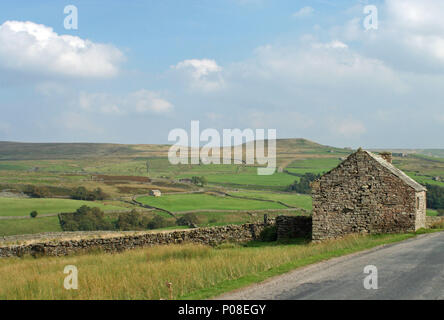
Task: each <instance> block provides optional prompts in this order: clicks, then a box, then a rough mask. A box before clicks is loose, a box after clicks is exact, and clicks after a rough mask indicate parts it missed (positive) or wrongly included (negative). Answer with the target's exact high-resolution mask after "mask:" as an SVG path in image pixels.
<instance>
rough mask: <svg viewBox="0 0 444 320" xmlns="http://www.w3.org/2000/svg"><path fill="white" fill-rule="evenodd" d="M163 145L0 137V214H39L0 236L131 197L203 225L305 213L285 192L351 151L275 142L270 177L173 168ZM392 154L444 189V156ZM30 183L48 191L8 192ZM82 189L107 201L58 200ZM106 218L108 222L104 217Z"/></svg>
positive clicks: (52, 225) (45, 226) (50, 226)
mask: <svg viewBox="0 0 444 320" xmlns="http://www.w3.org/2000/svg"><path fill="white" fill-rule="evenodd" d="M168 148H169V147H168V146H165V145H158V146H155V145H113V144H20V143H4V142H0V216H16V217H19V216H29V213H30V212H31V211H33V210H36V211H38V212H39V215H40V216H39V217H37V218H36V219H22V220H0V236H1V235H11V234H18V233H38V232H47V231H60V226H58V224H57V221H56V220H55V219H53V218H52V217H42V216H41V215H44V214H56V213H60V212H72V211H75V210H76V209H78V208H79V207H80V206H82V205H88V206H97V207H99V208H101V209H102V210H104V211H105V212H112V211H115V210H129V209H134V208H139V206H138V205H137V204H135V203H131V201H132V199H133V198H137V199H138V201H140V202H142V203H144V204H146V205H149V206H154V207H158V208H162V209H165V210H168V211H171V212H175V213H176V214H177V217H181V216H182V215H183V214H184V213H187V212H194V214H195V215H196V216H197V218H198V220H199V225H201V226H208V225H223V224H239V223H245V222H252V221H260V219H262V218H263V217H262V212H266V211H269V212H268V214H269V215H271V216H274V215H277V214H279V212H281V214H282V213H285V214H302V213H304V212H310V211H311V197H310V195H309V194H297V193H295V192H290V191H289V190H290V189H289V186H290V185H291V184H293V183H295V182H299V181H301V178H302V177H303V176H304V174H307V173H310V174H322V173H325V172H327V171H329V170H331V169H332V168H334V167H335V166H337V165H338V164H339V163H340V162H341V161H342V159H344V158H345V157H347V156H348V155H349V154H350V153H351V152H352V150H351V149H341V148H334V147H330V146H323V145H320V144H317V143H314V142H311V141H308V140H304V139H283V140H278V141H277V150H276V152H277V165H278V170H277V171H276V173H275V174H273V175H271V176H259V175H257V167H256V166H251V165H234V164H231V165H224V164H221V165H203V164H200V165H191V164H180V165H172V164H170V163H169V161H168V158H167V152H168ZM393 151H394V152H398V153H399V154H400V155H396V154H395V156H394V164H395V165H396V166H397V167H399V168H400V169H402V170H404V171H406V172H407V174H409V175H410V176H411V177H412V178H413V179H415V180H416V181H418V182H420V183H422V184H430V185H436V186H444V159H443V158H439V156H440V155H442V154H444V153H442V152H441V151H439V150H393ZM193 177H203V178H205V180H206V183H204V184H203V185H199V184H193V183H192V178H193ZM29 185H33V186H37V187H44V188H46V189H47V191H48V193H49V196H48V197H47V198H45V199H23V198H15V197H12V196H10V194H13V195H14V194H16V195H19V194H20V193H22V192H24V190H25V189H26V187H27V186H29ZM79 186H82V187H85V188H86V189H87V190H95V189H96V188H100V189H102V190H103V192H104V193H106V194H107V199H109V200H106V201H101V202H100V201H99V202H91V201H77V200H71V199H60V198H58V199H57V197H64V198H69V197H70V196H71V194H72V193H73V192H74V190H75V189H76V188H78V187H79ZM153 189H158V190H160V191H161V192H162V196H161V197H159V198H155V197H151V196H148V194H149V192H150V190H153ZM192 192H200V193H192ZM223 194H227V196H222V195H223ZM261 200H262V201H261ZM139 209H143V208H139ZM292 209H294V210H292ZM428 214H429V215H437V214H438V211H437V210H436V209H429V210H428ZM156 215H158V216H161V217H163V218H164V219H172V216H171V215H170V214H168V213H167V212H164V211H155V212H152V213H150V214H148V216H149V217H154V216H156ZM108 218H109V219H111V217H108V215H107V219H108ZM112 218H113V219H116V216H113V217H112Z"/></svg>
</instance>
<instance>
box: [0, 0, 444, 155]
mask: <svg viewBox="0 0 444 320" xmlns="http://www.w3.org/2000/svg"><path fill="white" fill-rule="evenodd" d="M69 4H72V5H75V6H76V7H77V9H78V29H77V30H66V29H65V28H64V24H63V22H64V19H65V17H66V14H64V13H63V9H64V7H65V6H66V5H69ZM369 4H371V5H375V6H376V8H377V9H378V29H376V30H365V27H364V25H363V21H364V19H365V17H366V14H364V13H363V9H364V7H365V6H366V5H369ZM443 15H444V5H443V4H442V3H440V1H439V0H425V1H421V2H418V1H414V0H385V1H372V2H368V1H327V0H318V1H294V0H293V1H281V0H279V1H269V0H206V1H204V0H201V1H197V0H195V1H179V0H177V1H128V2H123V1H91V0H89V1H69V2H64V1H39V2H36V1H18V2H12V1H10V2H8V3H5V2H2V3H0V113H1V117H0V140H9V141H32V142H55V141H61V142H116V143H166V142H167V137H168V133H169V132H170V131H171V130H173V129H175V128H184V129H187V130H189V126H190V121H191V120H199V121H200V122H201V128H202V129H204V128H215V129H218V130H222V129H224V128H226V129H230V128H240V129H245V128H253V129H255V128H263V129H277V135H278V137H280V138H296V137H303V138H307V139H310V140H314V141H317V142H319V143H323V144H329V145H335V146H353V147H357V146H363V147H367V148H370V147H387V148H388V147H410V148H414V147H415V148H433V147H435V148H439V147H441V148H443V147H444V145H443V139H442V138H443V127H444V108H443V102H442V101H444V92H443V90H442V87H443V85H444V74H443V73H444V22H442V19H441V17H442V16H443Z"/></svg>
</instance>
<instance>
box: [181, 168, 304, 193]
mask: <svg viewBox="0 0 444 320" xmlns="http://www.w3.org/2000/svg"><path fill="white" fill-rule="evenodd" d="M193 175H202V176H204V177H205V178H206V179H207V180H208V182H209V183H214V184H219V185H228V186H229V185H236V186H245V187H252V186H257V187H262V188H263V187H269V188H271V189H280V190H284V189H286V188H287V187H288V186H289V185H290V184H292V183H293V182H294V181H295V180H297V179H298V177H295V176H292V175H289V174H286V173H281V172H276V173H274V174H272V175H268V176H260V175H258V174H257V168H256V167H245V168H242V169H240V170H239V172H237V173H236V172H233V173H217V172H216V173H213V172H211V171H210V172H202V171H199V174H197V173H196V174H182V175H180V176H179V177H180V178H191V177H192V176H193Z"/></svg>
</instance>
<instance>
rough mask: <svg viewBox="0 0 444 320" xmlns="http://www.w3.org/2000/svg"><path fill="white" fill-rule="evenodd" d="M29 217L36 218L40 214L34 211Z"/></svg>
mask: <svg viewBox="0 0 444 320" xmlns="http://www.w3.org/2000/svg"><path fill="white" fill-rule="evenodd" d="M29 215H30V216H31V218H35V217H37V215H38V212H37V211H35V210H34V211H32V212H31V213H30V214H29Z"/></svg>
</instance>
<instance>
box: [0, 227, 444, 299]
mask: <svg viewBox="0 0 444 320" xmlns="http://www.w3.org/2000/svg"><path fill="white" fill-rule="evenodd" d="M433 231H436V230H430V231H426V232H433ZM415 235H416V234H392V235H372V236H349V237H346V238H344V239H340V240H331V241H326V242H323V243H316V244H314V243H307V242H305V241H302V240H299V241H296V242H292V243H257V242H253V243H249V244H247V245H243V246H241V245H235V244H224V245H221V246H219V247H216V248H212V247H208V246H201V245H195V244H185V245H171V246H156V247H151V248H143V249H135V250H132V251H126V252H123V253H119V254H106V253H102V252H94V253H88V254H83V255H74V256H68V257H41V258H37V259H36V258H32V257H25V258H8V259H2V263H1V264H0V299H47V300H52V299H68V300H70V299H153V300H156V299H168V298H169V291H168V288H167V287H166V285H165V284H166V282H171V283H172V285H173V298H174V299H205V298H210V297H213V296H216V295H219V294H222V293H224V292H228V291H231V290H234V289H238V288H241V287H244V286H246V285H249V284H253V283H257V282H260V281H263V280H265V279H266V278H269V277H272V276H276V275H279V274H282V273H285V272H288V271H290V270H292V269H295V268H298V267H302V266H305V265H308V264H312V263H315V262H319V261H322V260H326V259H330V258H333V257H338V256H341V255H345V254H349V253H353V252H357V251H361V250H365V249H370V248H373V247H376V246H379V245H382V244H388V243H393V242H398V241H402V240H405V239H408V238H412V237H414V236H415ZM66 265H75V266H76V267H77V268H78V270H79V289H78V290H65V289H64V287H63V280H64V278H65V276H66V275H65V274H64V273H63V270H64V267H65V266H66Z"/></svg>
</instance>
